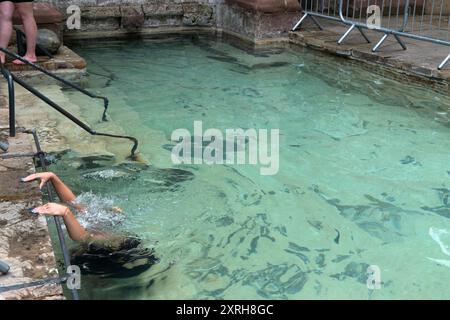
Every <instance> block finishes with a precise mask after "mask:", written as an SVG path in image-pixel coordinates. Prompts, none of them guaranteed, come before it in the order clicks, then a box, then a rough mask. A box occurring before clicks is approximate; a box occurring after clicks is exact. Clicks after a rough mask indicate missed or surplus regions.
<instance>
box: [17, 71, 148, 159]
mask: <svg viewBox="0 0 450 320" xmlns="http://www.w3.org/2000/svg"><path fill="white" fill-rule="evenodd" d="M11 76H12V78H13V80H14V81H15V82H17V83H18V84H19V85H21V86H22V87H23V88H25V89H26V90H28V91H29V92H31V93H32V94H34V95H35V96H36V97H38V98H39V99H41V100H42V101H44V102H45V103H46V104H48V105H49V106H51V107H52V108H53V109H55V110H56V111H58V112H59V113H61V114H63V115H64V116H65V117H67V118H68V119H69V120H71V121H72V122H74V123H75V124H77V125H78V126H79V127H81V128H82V129H83V130H85V131H86V132H88V133H89V134H91V135H97V136H105V137H112V138H120V139H128V140H130V141H132V142H133V144H134V145H133V148H132V149H131V156H132V157H133V156H134V155H135V152H136V150H137V147H138V144H139V143H138V140H137V139H136V138H134V137H131V136H123V135H116V134H109V133H101V132H96V131H95V130H93V129H91V127H89V126H88V125H87V124H85V123H84V122H82V121H81V120H79V119H78V118H76V117H75V116H74V115H72V114H71V113H70V112H68V111H67V110H65V109H64V108H62V107H61V106H59V105H58V104H57V103H55V102H53V101H52V100H51V99H49V98H48V97H46V96H45V95H43V94H42V93H41V92H39V91H38V90H36V89H35V88H34V87H32V86H30V85H29V84H27V83H26V82H24V81H23V80H21V79H19V78H17V77H16V76H15V75H13V74H11Z"/></svg>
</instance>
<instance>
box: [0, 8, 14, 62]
mask: <svg viewBox="0 0 450 320" xmlns="http://www.w3.org/2000/svg"><path fill="white" fill-rule="evenodd" d="M13 13H14V4H13V3H12V2H11V1H2V2H0V47H2V48H7V47H8V43H9V40H10V39H11V34H12V16H13ZM0 61H1V63H5V54H4V53H3V52H0Z"/></svg>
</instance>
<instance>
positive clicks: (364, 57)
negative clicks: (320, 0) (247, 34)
mask: <svg viewBox="0 0 450 320" xmlns="http://www.w3.org/2000/svg"><path fill="white" fill-rule="evenodd" d="M319 21H320V23H321V24H322V25H323V26H324V30H319V29H318V28H317V26H316V25H314V24H313V23H312V22H311V20H310V19H306V20H305V23H304V24H302V26H301V28H299V29H298V30H297V31H295V32H291V33H290V34H289V40H290V43H292V44H296V45H301V46H306V47H309V48H313V49H316V50H320V51H324V52H327V53H331V54H333V55H337V56H342V57H346V58H349V59H353V60H358V61H361V62H363V63H365V64H369V65H373V66H374V67H384V68H385V69H387V70H390V71H393V72H396V73H402V74H407V75H408V76H410V77H412V78H417V79H419V80H424V81H428V82H430V83H433V84H436V85H438V86H439V87H440V88H441V89H445V90H447V89H448V88H449V84H450V63H448V64H447V65H446V66H445V67H444V68H443V69H442V70H438V69H437V66H438V65H439V63H440V62H441V61H442V60H443V59H444V58H445V57H446V56H447V55H448V54H449V53H450V47H449V46H444V45H437V44H433V43H429V42H423V41H418V40H413V39H409V38H402V39H403V40H404V42H405V44H406V46H407V50H403V49H402V48H401V47H400V45H399V44H398V43H397V41H396V40H395V39H394V38H393V36H389V37H388V40H387V41H386V42H385V43H384V44H383V45H382V46H381V47H380V49H379V51H377V52H375V53H373V52H372V51H371V49H372V47H373V46H374V45H375V44H376V43H377V42H378V41H379V40H380V39H381V37H382V36H383V34H382V33H380V32H376V31H373V30H364V31H365V32H366V34H367V36H368V38H369V39H370V40H371V43H367V42H366V41H365V40H364V38H363V37H362V36H361V34H360V33H359V32H358V31H357V30H354V31H352V32H351V34H350V35H349V36H348V37H347V38H346V40H345V42H344V43H343V44H341V45H338V44H337V41H338V39H339V38H340V37H341V36H342V35H343V34H344V33H345V31H346V30H347V29H348V26H346V25H343V24H342V23H338V22H334V21H329V20H324V19H320V18H319Z"/></svg>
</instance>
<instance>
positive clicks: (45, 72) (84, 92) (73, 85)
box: [0, 47, 109, 121]
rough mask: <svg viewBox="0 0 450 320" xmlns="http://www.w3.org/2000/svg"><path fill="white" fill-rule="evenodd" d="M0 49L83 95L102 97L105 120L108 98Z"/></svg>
mask: <svg viewBox="0 0 450 320" xmlns="http://www.w3.org/2000/svg"><path fill="white" fill-rule="evenodd" d="M0 51H2V52H4V53H5V54H7V55H8V56H10V57H13V58H15V59H17V60H20V61H22V62H23V63H25V64H27V65H29V66H31V67H33V68H34V69H36V70H39V71H41V72H42V73H44V74H46V75H48V76H49V77H52V78H53V79H56V80H58V81H60V82H62V83H64V84H65V85H67V86H69V87H72V88H74V89H76V90H78V91H80V92H81V93H83V94H85V95H87V96H89V97H91V98H94V99H102V100H103V108H104V110H103V115H102V121H107V117H106V111H107V110H108V105H109V100H108V98H107V97H104V96H99V95H97V94H95V93H92V92H90V91H88V90H86V89H84V88H82V87H80V86H79V85H77V84H75V83H73V82H70V81H68V80H66V79H63V78H61V77H59V76H57V75H56V74H54V73H52V72H50V71H48V70H45V69H44V68H42V67H41V66H39V65H37V64H35V63H33V62H31V61H28V60H26V59H24V58H22V57H21V56H19V55H18V54H16V53H14V52H12V51H9V50H8V49H5V48H2V47H0Z"/></svg>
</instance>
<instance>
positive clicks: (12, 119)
mask: <svg viewBox="0 0 450 320" xmlns="http://www.w3.org/2000/svg"><path fill="white" fill-rule="evenodd" d="M0 71H1V73H2V75H3V77H5V79H6V81H7V82H8V96H9V99H8V101H9V103H8V104H9V136H10V137H15V136H16V106H15V101H16V99H15V97H14V95H15V94H14V80H13V77H12V74H11V71H9V70H8V69H6V68H5V67H4V66H3V63H0Z"/></svg>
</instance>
